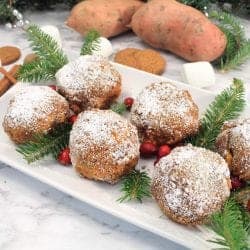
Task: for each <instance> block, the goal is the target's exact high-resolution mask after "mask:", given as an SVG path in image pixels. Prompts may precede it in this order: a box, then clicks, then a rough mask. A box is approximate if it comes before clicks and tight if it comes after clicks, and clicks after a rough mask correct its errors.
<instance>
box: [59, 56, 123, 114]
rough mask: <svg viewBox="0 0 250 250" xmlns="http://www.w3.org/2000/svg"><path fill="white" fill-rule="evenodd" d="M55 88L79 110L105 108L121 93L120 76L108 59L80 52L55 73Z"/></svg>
mask: <svg viewBox="0 0 250 250" xmlns="http://www.w3.org/2000/svg"><path fill="white" fill-rule="evenodd" d="M56 80H57V84H58V91H59V92H60V93H61V94H62V95H63V96H65V98H66V99H67V100H68V101H69V103H70V107H71V109H73V110H74V111H75V112H77V113H79V112H81V111H83V110H86V109H89V108H99V109H105V108H108V107H109V105H110V104H111V103H112V102H113V101H114V100H115V99H116V98H117V97H119V95H120V93H121V76H120V74H119V72H118V71H117V70H116V69H115V68H114V67H113V66H112V65H111V64H110V63H109V61H108V60H107V59H105V58H104V57H102V56H98V55H86V56H80V57H79V58H77V59H76V60H75V61H72V62H69V63H68V64H67V65H65V66H64V67H62V68H61V69H60V70H59V71H58V72H57V73H56Z"/></svg>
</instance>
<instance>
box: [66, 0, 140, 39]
mask: <svg viewBox="0 0 250 250" xmlns="http://www.w3.org/2000/svg"><path fill="white" fill-rule="evenodd" d="M143 4H144V3H143V2H141V1H139V0H112V1H110V0H85V1H83V2H80V3H78V4H77V5H75V6H74V8H73V9H72V10H71V13H70V16H69V17H68V19H67V21H66V24H67V25H68V26H69V27H71V28H73V29H75V30H76V31H78V32H79V33H80V34H82V35H86V33H87V32H88V31H89V30H90V29H95V30H97V31H99V33H100V34H101V35H102V36H104V37H113V36H116V35H118V34H120V33H123V32H125V31H127V30H128V29H129V28H128V24H129V23H130V22H131V18H132V16H133V14H134V13H135V12H136V10H138V8H139V7H141V6H142V5H143Z"/></svg>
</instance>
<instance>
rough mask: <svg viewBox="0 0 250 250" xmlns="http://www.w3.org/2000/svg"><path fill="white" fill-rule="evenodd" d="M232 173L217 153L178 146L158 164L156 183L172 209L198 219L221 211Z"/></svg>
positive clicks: (228, 190) (227, 195)
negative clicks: (215, 211) (212, 212)
mask: <svg viewBox="0 0 250 250" xmlns="http://www.w3.org/2000/svg"><path fill="white" fill-rule="evenodd" d="M229 180H230V173H229V169H228V166H227V164H226V162H225V160H224V159H223V158H222V157H221V156H220V155H219V154H217V153H214V152H212V151H210V150H206V149H204V148H199V147H194V146H192V145H191V144H189V145H187V146H183V147H177V148H175V149H174V150H173V151H172V152H171V154H170V155H168V156H167V157H163V158H162V159H161V160H160V161H159V162H158V163H157V164H156V169H155V173H154V178H153V185H160V186H161V190H163V194H162V197H163V199H164V200H165V202H166V203H167V206H168V207H169V209H170V210H171V211H172V212H173V213H175V214H178V215H180V216H183V217H187V218H190V220H191V221H192V220H194V221H195V220H196V219H197V218H199V217H200V216H201V217H203V216H206V215H209V214H210V213H211V211H214V210H218V209H219V208H220V206H221V205H222V202H223V201H225V200H226V198H227V197H229V195H230V185H229V184H228V183H229V182H228V181H229Z"/></svg>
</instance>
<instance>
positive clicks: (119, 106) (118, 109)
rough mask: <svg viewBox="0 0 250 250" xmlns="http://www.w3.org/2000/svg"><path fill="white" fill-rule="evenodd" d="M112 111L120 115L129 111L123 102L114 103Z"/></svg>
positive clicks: (111, 107)
mask: <svg viewBox="0 0 250 250" xmlns="http://www.w3.org/2000/svg"><path fill="white" fill-rule="evenodd" d="M110 109H111V110H112V111H114V112H115V113H117V114H119V115H122V114H124V113H125V112H126V111H127V107H126V105H125V104H124V103H122V102H117V103H113V104H112V105H111V106H110Z"/></svg>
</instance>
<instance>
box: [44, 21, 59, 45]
mask: <svg viewBox="0 0 250 250" xmlns="http://www.w3.org/2000/svg"><path fill="white" fill-rule="evenodd" d="M41 30H42V31H43V32H44V33H46V34H48V35H49V36H51V37H52V38H53V39H54V40H55V41H56V42H57V44H58V47H59V48H62V38H61V35H60V32H59V29H58V28H57V27H56V26H54V25H44V26H42V27H41Z"/></svg>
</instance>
